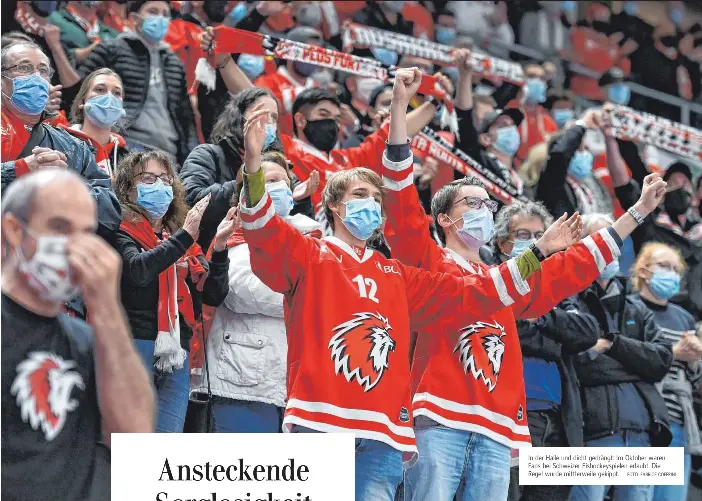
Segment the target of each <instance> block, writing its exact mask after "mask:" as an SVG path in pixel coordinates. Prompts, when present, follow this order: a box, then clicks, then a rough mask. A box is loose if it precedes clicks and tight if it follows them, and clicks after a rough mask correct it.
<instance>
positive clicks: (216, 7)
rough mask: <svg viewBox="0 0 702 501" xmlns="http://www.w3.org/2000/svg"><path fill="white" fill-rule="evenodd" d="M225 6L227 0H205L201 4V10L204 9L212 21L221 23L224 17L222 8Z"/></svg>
mask: <svg viewBox="0 0 702 501" xmlns="http://www.w3.org/2000/svg"><path fill="white" fill-rule="evenodd" d="M226 8H227V2H222V1H221V0H215V1H213V0H207V1H206V2H205V4H204V5H203V6H202V10H203V11H205V14H207V17H208V18H209V20H210V21H212V22H213V23H221V22H222V21H224V18H225V17H226V16H225V14H224V10H225V9H226Z"/></svg>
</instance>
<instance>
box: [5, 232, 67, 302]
mask: <svg viewBox="0 0 702 501" xmlns="http://www.w3.org/2000/svg"><path fill="white" fill-rule="evenodd" d="M26 231H27V233H29V234H30V235H31V236H32V238H34V239H35V240H36V241H37V250H36V251H35V252H34V255H33V256H32V258H31V259H29V260H27V259H26V258H25V257H24V255H23V254H22V251H21V250H20V249H19V248H18V249H17V256H18V257H19V260H20V271H21V272H22V273H23V274H24V275H25V276H26V277H27V281H28V283H29V286H30V287H31V288H32V289H34V290H36V291H37V292H38V293H39V296H40V297H41V298H42V300H44V301H51V302H56V303H64V302H66V301H68V300H69V299H71V298H72V297H73V296H75V295H76V294H77V293H78V287H77V286H76V285H75V284H74V283H73V282H72V280H71V270H70V265H69V264H68V250H67V247H68V237H65V236H47V235H42V236H35V235H33V234H32V233H30V232H29V230H26Z"/></svg>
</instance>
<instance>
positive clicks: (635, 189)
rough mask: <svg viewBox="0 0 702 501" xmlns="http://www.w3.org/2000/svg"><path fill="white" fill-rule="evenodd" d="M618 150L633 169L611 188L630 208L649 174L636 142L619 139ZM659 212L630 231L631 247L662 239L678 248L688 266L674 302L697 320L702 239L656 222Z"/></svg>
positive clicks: (701, 300) (701, 307) (701, 313)
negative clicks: (628, 177)
mask: <svg viewBox="0 0 702 501" xmlns="http://www.w3.org/2000/svg"><path fill="white" fill-rule="evenodd" d="M619 150H620V152H621V154H622V157H623V158H624V160H625V162H626V163H627V165H628V166H629V168H630V169H631V172H632V179H631V180H629V182H628V183H627V184H625V185H624V186H619V187H617V188H615V189H614V193H615V194H616V196H617V199H618V200H619V203H620V204H621V205H622V208H624V209H625V210H626V209H628V208H629V207H632V206H633V205H634V204H635V203H636V202H637V201H638V199H639V197H640V196H641V181H642V179H643V177H644V176H645V175H646V174H648V170H647V169H646V166H645V165H644V163H643V161H642V160H641V157H640V156H639V154H638V150H637V149H636V145H635V144H633V143H630V142H627V141H619ZM659 213H660V209H656V210H655V211H654V212H653V213H652V214H650V215H649V216H648V217H647V218H646V219H645V220H644V223H643V224H642V225H641V226H639V227H638V228H636V229H635V230H634V232H633V233H632V234H631V240H632V241H633V243H634V250H635V251H636V253H637V254H638V252H639V251H640V250H641V247H643V245H644V244H645V243H646V242H662V243H664V244H666V245H669V246H671V247H673V248H674V249H677V250H678V251H680V254H681V255H682V257H683V259H684V260H685V262H686V263H687V265H688V269H687V273H686V274H685V277H684V278H683V283H682V285H681V291H680V294H678V295H677V296H675V298H673V301H674V302H675V303H678V304H680V305H681V306H682V307H683V308H685V309H686V310H687V311H689V312H690V313H692V314H693V316H694V317H695V319H696V320H700V318H702V242H700V241H693V240H690V239H689V238H686V237H684V236H682V235H679V234H677V233H675V232H674V231H673V230H671V229H670V228H667V227H665V226H661V225H658V224H656V217H657V216H658V214H659Z"/></svg>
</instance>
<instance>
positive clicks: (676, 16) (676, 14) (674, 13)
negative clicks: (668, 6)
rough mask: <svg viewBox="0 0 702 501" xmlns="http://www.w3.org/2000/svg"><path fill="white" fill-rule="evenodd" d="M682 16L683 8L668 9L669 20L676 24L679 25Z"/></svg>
mask: <svg viewBox="0 0 702 501" xmlns="http://www.w3.org/2000/svg"><path fill="white" fill-rule="evenodd" d="M684 17H685V9H680V8H677V9H673V10H671V11H670V20H671V21H673V22H674V23H675V25H676V26H680V23H682V21H683V18H684Z"/></svg>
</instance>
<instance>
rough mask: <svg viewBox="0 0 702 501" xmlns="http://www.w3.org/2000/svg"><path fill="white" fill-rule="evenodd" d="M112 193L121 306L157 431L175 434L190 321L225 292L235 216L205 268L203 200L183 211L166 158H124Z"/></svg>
mask: <svg viewBox="0 0 702 501" xmlns="http://www.w3.org/2000/svg"><path fill="white" fill-rule="evenodd" d="M186 106H187V104H186ZM115 191H116V192H117V198H118V199H119V201H120V203H121V204H122V208H123V210H124V214H125V217H124V222H123V223H122V226H121V228H120V231H119V232H118V233H117V239H116V240H117V242H116V245H115V247H116V248H117V251H118V252H119V254H120V255H121V256H122V281H121V290H122V293H121V297H122V303H123V304H124V309H125V310H126V313H127V319H128V320H129V326H130V328H131V331H132V336H133V337H134V340H135V343H136V347H137V350H138V351H139V353H140V354H141V356H142V358H143V360H144V364H145V365H146V368H147V370H148V371H149V373H150V374H152V375H153V381H154V385H155V386H156V393H157V396H158V413H157V420H156V431H157V432H161V433H181V432H182V431H183V425H184V423H185V413H186V409H187V406H188V393H189V389H190V374H189V371H188V361H189V360H188V358H189V357H188V350H189V345H190V338H191V337H192V332H193V328H194V326H195V320H196V319H197V318H198V316H199V313H200V311H201V306H202V304H206V305H208V306H214V307H216V306H219V305H220V304H221V303H222V302H223V301H224V298H225V297H226V296H227V292H228V283H227V279H228V277H227V270H228V266H229V259H228V257H227V252H226V242H227V239H228V238H229V236H230V235H231V234H232V233H233V232H234V229H235V227H234V220H233V216H234V209H231V210H230V212H229V213H228V214H227V216H226V217H225V218H224V219H223V221H222V222H221V223H220V225H219V227H218V228H217V233H216V234H215V237H214V249H213V253H212V257H211V259H210V260H209V261H207V260H206V259H205V256H204V254H203V252H202V249H201V248H200V246H199V245H197V243H196V241H197V237H198V233H199V230H200V221H201V220H202V214H203V213H204V211H205V209H206V208H207V204H208V203H209V201H210V197H209V196H208V197H205V198H203V199H202V200H200V201H199V202H198V203H197V204H195V206H194V207H193V208H192V209H188V206H187V205H186V203H185V189H184V188H183V185H182V184H181V182H180V180H179V179H178V178H177V177H176V175H175V172H174V171H173V164H172V161H171V159H170V156H169V155H167V154H166V153H164V152H162V151H147V152H136V153H131V154H130V155H129V156H127V157H126V158H125V159H124V160H122V162H120V164H119V168H118V169H117V175H116V177H115Z"/></svg>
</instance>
